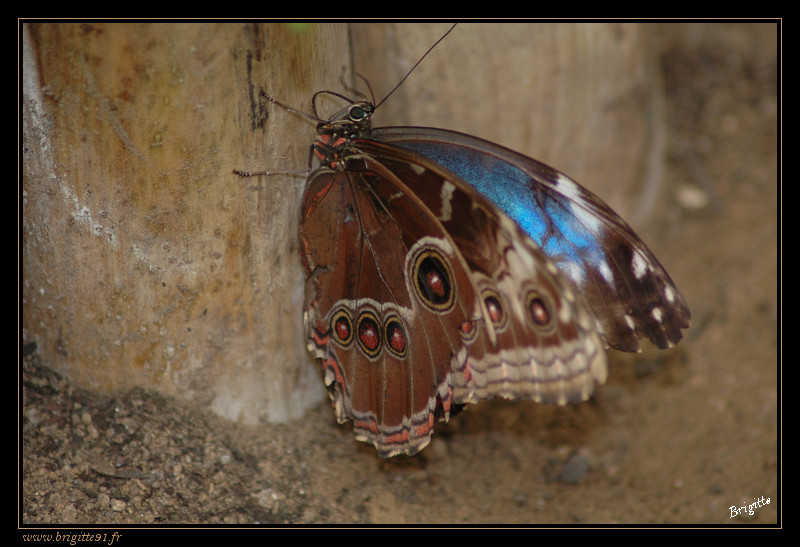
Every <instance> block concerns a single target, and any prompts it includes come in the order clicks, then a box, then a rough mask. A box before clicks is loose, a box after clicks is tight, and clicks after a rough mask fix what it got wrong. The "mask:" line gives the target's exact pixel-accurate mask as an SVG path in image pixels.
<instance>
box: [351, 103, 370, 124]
mask: <svg viewBox="0 0 800 547" xmlns="http://www.w3.org/2000/svg"><path fill="white" fill-rule="evenodd" d="M366 115H367V112H366V111H365V110H364V109H363V108H361V107H360V106H354V107H353V108H351V109H350V119H351V120H353V121H354V122H358V121H361V120H363V119H364V116H366Z"/></svg>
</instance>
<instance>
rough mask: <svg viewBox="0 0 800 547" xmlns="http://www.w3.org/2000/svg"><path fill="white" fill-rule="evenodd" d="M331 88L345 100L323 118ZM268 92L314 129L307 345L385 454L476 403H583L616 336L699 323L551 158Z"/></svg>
mask: <svg viewBox="0 0 800 547" xmlns="http://www.w3.org/2000/svg"><path fill="white" fill-rule="evenodd" d="M451 30H452V29H451ZM448 32H449V31H448ZM445 36H446V34H445ZM443 38H444V36H443V37H442V38H440V41H441V39H443ZM437 44H438V42H437ZM435 45H436V44H434V47H435ZM431 49H433V48H431ZM429 52H430V50H429ZM426 55H427V53H426ZM423 58H424V56H423ZM421 61H422V59H420V61H419V62H421ZM419 62H418V63H417V64H419ZM415 67H416V65H415ZM412 71H413V68H412ZM410 72H411V71H409V74H410ZM407 76H408V74H407V75H406V77H407ZM403 80H405V78H403ZM400 84H402V81H401V82H400ZM400 84H398V87H399V85H400ZM395 89H397V87H395ZM350 91H352V90H350ZM393 91H394V90H393ZM320 94H330V95H335V96H337V97H340V98H341V99H344V100H346V101H347V102H348V103H349V104H348V106H347V107H346V108H344V109H343V110H341V111H340V112H338V113H336V114H335V115H334V116H332V117H331V118H330V119H327V120H325V119H321V118H320V117H319V116H318V115H317V108H316V99H317V96H319V95H320ZM389 95H391V93H390V94H389ZM263 96H264V97H265V98H266V99H268V100H269V101H271V102H273V103H275V104H277V105H278V106H280V107H281V108H283V109H285V110H287V111H290V112H294V113H297V114H300V115H302V116H305V117H307V118H310V119H312V120H313V121H315V122H316V123H317V137H316V139H315V141H314V143H313V145H312V147H311V152H312V154H313V155H314V156H316V157H317V159H318V160H319V163H320V166H319V167H318V168H317V169H316V170H314V171H313V172H312V173H311V174H310V175H309V176H308V179H307V181H306V187H305V192H304V196H303V201H302V206H301V210H300V242H299V243H300V256H301V259H302V263H303V267H304V269H305V277H306V282H305V292H306V298H305V305H304V310H303V319H304V325H305V333H306V339H307V344H308V348H309V350H310V352H311V353H312V354H313V356H314V357H315V358H316V359H317V360H318V362H319V364H320V367H321V370H322V375H323V379H324V382H325V385H326V386H327V387H328V390H329V393H330V395H331V398H332V400H333V402H334V408H335V411H336V416H337V419H338V420H339V422H340V423H341V422H344V421H345V420H346V419H350V420H352V421H353V422H354V428H355V433H356V438H357V439H358V440H361V441H365V442H369V443H372V444H373V445H374V446H375V447H376V448H377V450H378V454H379V455H380V456H382V457H389V456H394V455H397V454H408V455H410V454H414V453H416V452H418V451H419V450H421V449H422V448H423V447H424V446H425V445H427V444H428V443H429V442H430V438H431V435H432V433H433V427H434V423H435V421H436V420H445V421H446V420H448V419H449V417H450V415H451V414H452V413H454V412H455V411H456V410H457V409H459V408H461V407H462V406H463V405H466V404H469V403H476V402H478V401H479V400H480V399H486V398H491V397H496V396H500V397H505V398H509V399H533V400H535V401H538V402H541V403H557V404H566V403H569V402H577V401H581V400H585V399H587V398H588V397H589V395H590V394H591V393H592V390H593V389H594V385H595V382H598V383H602V382H603V381H605V379H606V358H605V352H604V345H607V346H610V347H613V348H616V349H619V350H622V351H631V352H632V351H639V339H640V338H642V337H644V338H648V339H649V340H651V341H652V342H653V343H655V345H656V346H658V347H659V348H668V347H671V346H673V345H674V344H675V343H677V342H678V341H679V340H680V339H681V337H682V333H681V329H683V328H687V327H688V326H689V321H690V313H689V308H688V306H687V305H686V302H685V301H684V299H683V297H682V296H681V294H680V293H679V292H678V289H677V288H676V287H675V285H674V283H673V282H672V280H671V279H670V277H669V275H668V274H667V272H666V271H665V270H664V268H663V267H662V266H661V264H659V262H658V260H657V259H656V258H655V257H654V256H653V254H652V253H651V252H650V251H649V250H648V248H647V247H646V246H645V245H644V243H642V241H641V240H640V239H639V238H638V237H637V236H636V234H634V233H633V231H632V230H631V229H630V227H628V225H627V224H626V223H625V222H624V221H623V220H622V219H621V218H620V217H619V216H618V215H617V214H616V213H614V211H612V210H611V209H610V208H609V207H608V206H607V205H606V204H605V203H603V202H602V201H601V200H600V199H599V198H597V197H596V196H595V195H593V194H592V193H591V192H589V191H588V190H586V189H585V188H583V187H582V186H580V185H579V184H578V183H576V182H574V181H573V180H571V179H569V178H568V177H567V176H566V175H564V174H562V173H560V172H558V171H556V170H555V169H553V168H551V167H548V166H547V165H544V164H542V163H540V162H538V161H536V160H533V159H531V158H528V157H526V156H523V155H522V154H518V153H516V152H513V151H511V150H509V149H507V148H504V147H502V146H499V145H497V144H494V143H491V142H488V141H485V140H482V139H479V138H477V137H472V136H469V135H465V134H462V133H457V132H454V131H447V130H444V129H433V128H427V127H384V128H377V129H372V128H371V125H370V123H371V118H372V115H373V113H374V112H375V109H376V108H377V106H374V104H373V102H374V101H373V102H370V101H367V100H366V98H364V97H363V96H362V98H363V99H364V100H357V101H353V100H350V99H348V98H346V97H344V96H342V95H339V94H337V93H334V92H330V91H321V92H318V93H317V94H315V95H314V100H313V101H312V106H313V112H314V114H313V115H310V114H306V113H303V112H300V111H298V110H295V109H293V108H290V107H288V106H286V105H283V104H281V103H279V102H278V101H276V100H275V99H272V98H271V97H268V96H266V95H263ZM387 97H388V95H387ZM385 100H386V99H385V98H384V101H385ZM382 102H383V101H381V103H382ZM381 103H378V105H380V104H381ZM236 173H237V174H240V175H244V176H250V175H258V174H271V173H267V172H261V173H247V172H240V171H237V172H236Z"/></svg>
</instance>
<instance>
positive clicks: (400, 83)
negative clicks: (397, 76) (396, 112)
mask: <svg viewBox="0 0 800 547" xmlns="http://www.w3.org/2000/svg"><path fill="white" fill-rule="evenodd" d="M457 24H458V23H455V24H454V25H453V26H452V27H450V30H448V31H447V32H445V33H444V34H443V35H442V37H441V38H439V39H438V40H436V43H435V44H433V45H432V46H431V47H429V48H428V51H426V52H425V55H423V56H422V57H420V58H419V61H417V63H416V64H415V65H414V66H412V67H411V70H409V71H408V72H407V73H406V75H405V76H403V79H402V80H400V82H399V83H398V84H397V85H396V86H394V89H392V90H391V91H390V92H389V94H388V95H386V96H385V97H384V98H383V99H382V100H381V102H379V103H378V104H376V105H375V108H378V107H379V106H380V105H382V104H383V103H385V102H386V99H388V98H389V97H391V96H392V93H394V92H395V91H397V88H398V87H400V86H401V85H403V82H405V81H406V78H408V77H409V76H410V75H411V73H412V72H414V69H416V68H417V67H418V66H419V64H420V63H421V62H422V60H423V59H424V58H425V57H427V56H428V53H430V52H431V51H433V48H435V47H436V46H438V45H439V42H441V41H442V40H444V39H445V38H446V37H447V35H448V34H450V33H451V32H453V29H454V28H456V25H457Z"/></svg>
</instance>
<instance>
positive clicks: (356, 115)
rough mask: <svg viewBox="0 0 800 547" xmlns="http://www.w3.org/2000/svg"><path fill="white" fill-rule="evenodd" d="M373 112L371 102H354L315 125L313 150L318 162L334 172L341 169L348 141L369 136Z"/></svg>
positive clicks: (373, 107) (373, 106)
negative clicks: (315, 133)
mask: <svg viewBox="0 0 800 547" xmlns="http://www.w3.org/2000/svg"><path fill="white" fill-rule="evenodd" d="M374 112H375V105H373V104H372V103H371V102H369V101H355V102H353V103H351V104H349V105H348V106H347V107H345V108H343V109H342V110H340V111H339V112H337V113H336V114H334V115H333V116H331V118H330V119H328V120H327V121H323V122H320V123H319V124H317V138H316V140H315V141H314V145H313V149H314V154H315V155H316V157H317V158H318V159H319V160H320V162H321V163H322V164H323V165H326V166H328V167H330V168H331V169H334V170H341V169H343V164H342V159H343V156H344V155H345V153H346V151H347V148H348V146H349V145H350V141H351V140H352V139H355V138H359V137H366V136H367V135H368V134H369V132H370V129H371V127H372V114H373V113H374Z"/></svg>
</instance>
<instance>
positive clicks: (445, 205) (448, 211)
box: [439, 181, 456, 222]
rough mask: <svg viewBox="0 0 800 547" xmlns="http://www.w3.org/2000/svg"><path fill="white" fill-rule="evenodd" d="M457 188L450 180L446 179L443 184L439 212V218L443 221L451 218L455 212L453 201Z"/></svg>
mask: <svg viewBox="0 0 800 547" xmlns="http://www.w3.org/2000/svg"><path fill="white" fill-rule="evenodd" d="M455 189H456V187H455V186H453V185H452V184H451V183H450V182H448V181H444V184H442V191H441V194H440V195H439V199H440V200H442V205H441V213H440V214H439V220H441V221H443V222H444V221H448V220H450V218H451V216H452V214H453V206H452V204H451V201H452V199H453V190H455Z"/></svg>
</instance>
